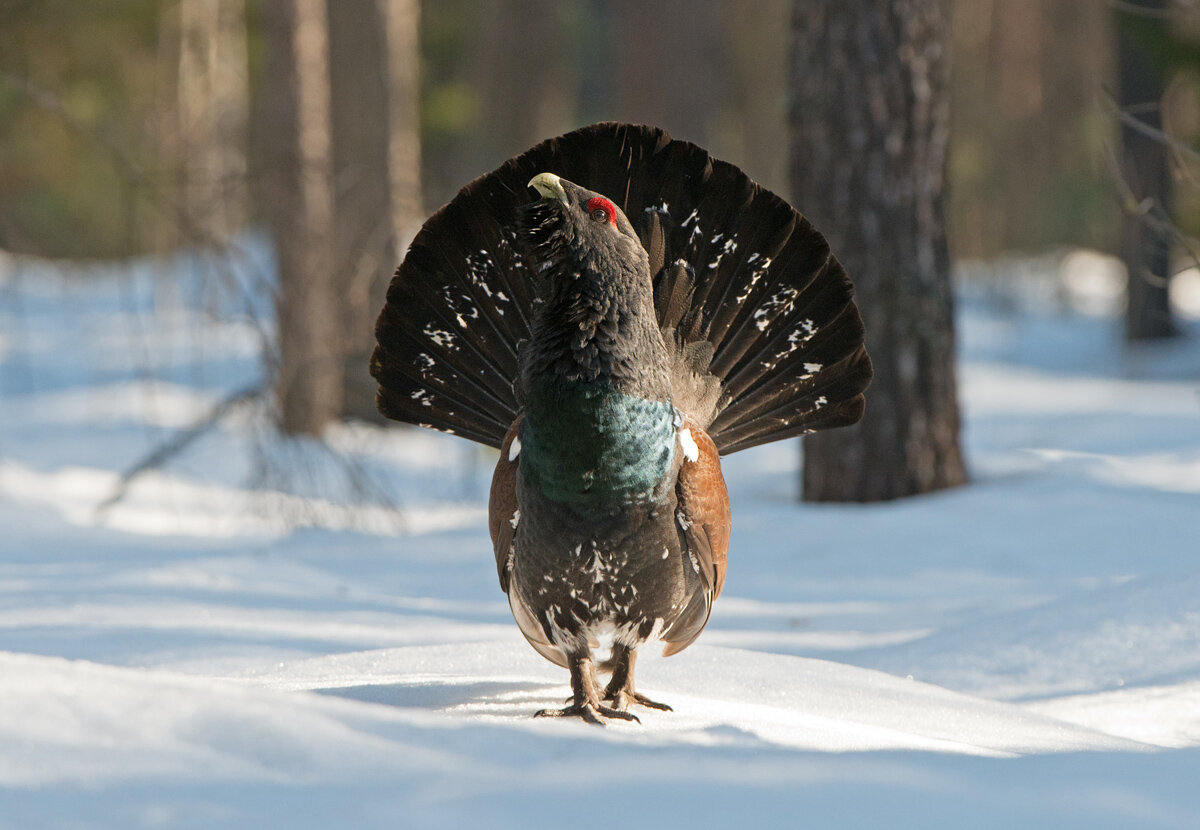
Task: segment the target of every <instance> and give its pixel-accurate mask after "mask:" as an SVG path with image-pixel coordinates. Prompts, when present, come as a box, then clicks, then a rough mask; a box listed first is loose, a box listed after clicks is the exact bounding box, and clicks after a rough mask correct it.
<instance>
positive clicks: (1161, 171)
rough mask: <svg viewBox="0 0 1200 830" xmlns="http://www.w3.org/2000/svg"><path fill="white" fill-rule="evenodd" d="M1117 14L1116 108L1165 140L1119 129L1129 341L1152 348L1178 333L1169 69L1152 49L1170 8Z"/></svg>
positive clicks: (1163, 34)
mask: <svg viewBox="0 0 1200 830" xmlns="http://www.w3.org/2000/svg"><path fill="white" fill-rule="evenodd" d="M1128 6H1129V7H1141V8H1142V9H1144V10H1145V13H1141V14H1139V12H1138V11H1137V9H1136V8H1128V9H1118V10H1117V11H1116V15H1117V25H1116V31H1117V75H1118V84H1117V87H1118V91H1117V97H1118V105H1119V106H1120V107H1121V109H1122V111H1123V112H1124V113H1125V114H1126V116H1127V117H1128V118H1132V119H1136V120H1137V121H1139V122H1141V124H1142V125H1144V126H1145V127H1147V128H1149V129H1150V130H1152V131H1154V132H1155V133H1158V134H1159V135H1157V136H1156V135H1154V134H1149V133H1147V132H1145V131H1140V130H1138V129H1137V128H1136V127H1135V126H1134V125H1132V124H1130V123H1128V122H1123V123H1122V124H1121V177H1122V179H1123V185H1124V187H1125V188H1127V190H1126V196H1127V199H1126V202H1127V204H1126V210H1125V211H1124V212H1123V214H1122V216H1121V258H1122V259H1123V260H1124V261H1125V265H1126V267H1127V268H1128V270H1129V289H1128V300H1129V302H1128V305H1127V308H1126V313H1125V336H1126V338H1127V339H1128V340H1153V339H1157V338H1162V337H1174V336H1175V335H1177V334H1178V333H1179V330H1178V329H1177V328H1176V326H1175V321H1174V319H1173V318H1172V317H1171V302H1170V296H1169V293H1168V291H1169V284H1170V283H1169V279H1170V268H1171V263H1170V255H1171V235H1170V227H1169V222H1168V216H1167V211H1168V209H1169V205H1170V198H1171V171H1170V166H1169V159H1168V156H1167V145H1166V142H1165V141H1163V140H1162V138H1161V131H1162V111H1161V108H1160V103H1161V101H1162V96H1163V92H1164V91H1165V88H1166V87H1165V67H1164V66H1163V64H1162V62H1161V61H1156V60H1155V59H1154V56H1153V55H1152V54H1150V51H1151V48H1152V44H1154V43H1156V42H1157V43H1162V42H1163V41H1165V40H1166V39H1167V35H1168V32H1167V20H1166V19H1165V18H1164V17H1162V13H1163V12H1164V11H1165V9H1166V3H1165V2H1164V0H1130V2H1129V3H1128Z"/></svg>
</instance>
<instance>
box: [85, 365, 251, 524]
mask: <svg viewBox="0 0 1200 830" xmlns="http://www.w3.org/2000/svg"><path fill="white" fill-rule="evenodd" d="M265 388H266V384H265V383H264V382H262V381H257V382H255V383H254V384H252V385H250V386H246V387H244V388H242V389H238V390H235V391H234V392H231V393H230V394H228V395H226V396H225V397H224V398H222V399H221V400H219V401H217V402H216V403H215V404H214V405H213V406H212V408H211V409H209V411H208V412H207V413H205V414H204V416H203V417H202V418H200V419H199V420H197V421H196V422H195V423H194V424H192V425H191V426H190V427H188V428H187V429H184V430H180V431H178V432H176V433H174V434H173V435H171V436H170V437H169V438H168V439H167V440H166V441H163V442H162V443H161V444H159V445H158V446H157V447H155V448H154V449H153V450H151V451H150V452H149V453H147V454H146V455H145V456H144V457H143V458H142V459H141V460H140V461H138V462H137V463H136V464H134V465H133V466H132V467H130V468H129V469H128V470H126V471H125V472H124V473H122V474H121V480H120V481H119V482H117V486H116V487H115V488H114V490H113V493H112V495H111V496H109V497H108V498H107V499H105V500H104V501H102V502H101V503H100V504H99V505H97V506H96V513H97V515H103V514H104V513H105V512H107V511H108V510H109V508H111V507H113V505H115V504H117V502H119V501H121V499H123V498H125V495H126V493H128V492H129V486H130V485H131V484H132V483H133V482H134V480H135V479H137V478H138V477H139V476H141V475H142V474H143V473H147V472H149V471H150V470H154V469H157V468H159V467H161V466H163V465H164V464H165V463H167V462H168V461H169V460H171V459H172V458H174V457H175V456H176V455H178V454H179V453H181V452H183V451H184V450H185V449H187V448H188V447H189V446H191V445H192V444H193V443H194V442H195V441H196V439H198V438H200V437H201V436H202V435H204V434H205V433H206V432H208V431H209V430H210V429H212V428H213V427H215V426H216V425H217V424H218V423H220V421H221V419H222V418H224V417H225V415H226V414H227V413H228V412H229V410H231V409H233V408H234V407H235V406H237V405H238V404H241V403H244V402H246V401H249V400H253V399H254V398H257V397H258V396H259V395H261V394H262V393H263V391H264V390H265Z"/></svg>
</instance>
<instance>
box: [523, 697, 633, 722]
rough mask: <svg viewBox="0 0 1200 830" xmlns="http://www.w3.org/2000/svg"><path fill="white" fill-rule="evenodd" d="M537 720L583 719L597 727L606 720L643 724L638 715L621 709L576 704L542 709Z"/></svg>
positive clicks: (536, 714) (597, 704)
mask: <svg viewBox="0 0 1200 830" xmlns="http://www.w3.org/2000/svg"><path fill="white" fill-rule="evenodd" d="M533 716H534V717H535V718H582V719H583V721H584V722H585V723H591V724H595V725H596V726H604V725H605V724H604V720H603V719H602V717H601V716H603V717H605V718H617V719H618V720H631V721H636V722H637V723H641V719H640V718H638V716H637V715H634V714H631V713H629V712H623V711H621V710H619V709H610V708H609V707H607V706H601V705H600V704H599V703H586V702H585V703H576V704H572V705H571V706H568V707H566V708H565V709H541V710H539V711H537V712H535V713H534V715H533Z"/></svg>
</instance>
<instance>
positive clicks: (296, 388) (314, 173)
mask: <svg viewBox="0 0 1200 830" xmlns="http://www.w3.org/2000/svg"><path fill="white" fill-rule="evenodd" d="M327 21H328V18H327V13H326V4H325V0H272V2H269V3H264V4H263V33H264V37H265V39H266V43H267V48H268V57H267V68H266V77H265V79H264V85H265V89H264V95H263V106H264V107H266V108H269V109H270V112H267V113H264V116H265V119H266V123H268V124H270V125H271V128H270V129H269V130H266V134H265V135H264V137H263V138H264V144H265V145H266V146H265V147H264V150H265V155H266V158H265V159H264V167H265V169H264V189H265V192H264V196H265V199H264V209H265V211H266V214H267V222H268V225H269V227H270V231H271V236H272V239H273V241H274V245H275V251H276V255H277V257H278V260H279V295H278V302H277V314H278V325H279V352H280V354H279V365H278V367H277V377H276V398H277V401H278V405H279V423H280V427H281V429H282V430H283V431H284V432H288V433H307V434H312V435H315V434H318V433H319V432H320V431H321V429H322V428H323V427H324V426H325V424H327V423H328V422H329V421H330V420H332V419H333V418H335V417H336V416H337V414H338V413H339V412H340V410H341V398H342V362H341V354H342V339H341V337H342V325H343V320H342V317H341V314H340V309H341V307H342V303H341V302H340V297H339V293H338V287H337V286H336V284H335V282H334V263H333V257H332V255H331V254H332V250H333V248H332V241H333V240H332V238H331V233H332V228H333V216H334V211H333V194H332V187H331V143H332V140H331V136H330V92H329V64H328V26H327Z"/></svg>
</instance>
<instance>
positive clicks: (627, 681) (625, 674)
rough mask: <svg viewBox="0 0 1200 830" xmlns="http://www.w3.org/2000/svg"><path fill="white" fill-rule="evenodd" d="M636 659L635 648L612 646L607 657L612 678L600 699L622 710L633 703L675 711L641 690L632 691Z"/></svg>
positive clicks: (663, 710) (665, 710)
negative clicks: (610, 665) (611, 650)
mask: <svg viewBox="0 0 1200 830" xmlns="http://www.w3.org/2000/svg"><path fill="white" fill-rule="evenodd" d="M636 661H637V652H636V651H635V650H633V649H631V648H629V647H628V646H621V645H617V646H613V653H612V657H611V658H609V662H610V663H611V664H612V679H611V680H609V682H608V686H607V687H605V689H604V694H602V695H601V696H600V699H601V700H607V701H609V702H610V703H612V705H613V706H614V707H615V708H617V709H620V710H621V711H622V712H624V711H625V710H627V709H628V708H629V707H630V706H632V705H633V704H635V703H636V704H637V705H639V706H645V707H646V708H648V709H658V710H659V711H661V712H673V711H675V710H674V709H672V708H671V707H670V706H668V705H667V704H665V703H659V702H658V701H657V700H651V699H650V698H648V697H646V696H645V695H644V694H642V693H641V692H637V691H634V688H633V666H634V663H635V662H636Z"/></svg>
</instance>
